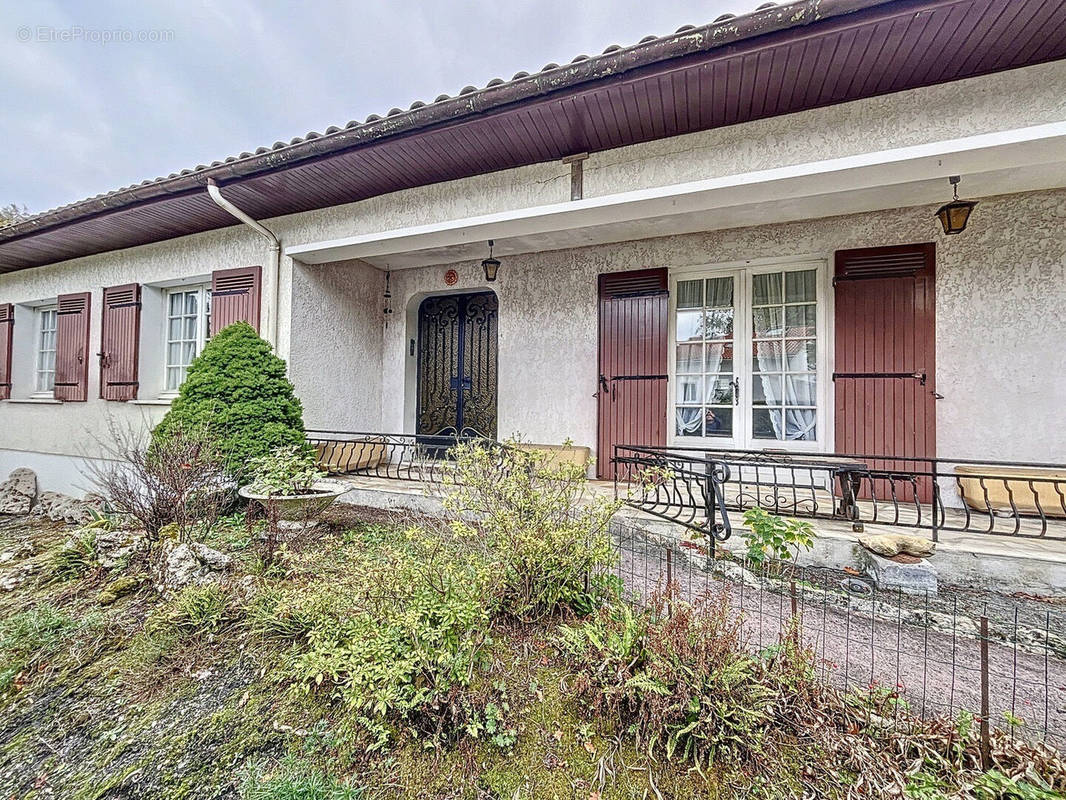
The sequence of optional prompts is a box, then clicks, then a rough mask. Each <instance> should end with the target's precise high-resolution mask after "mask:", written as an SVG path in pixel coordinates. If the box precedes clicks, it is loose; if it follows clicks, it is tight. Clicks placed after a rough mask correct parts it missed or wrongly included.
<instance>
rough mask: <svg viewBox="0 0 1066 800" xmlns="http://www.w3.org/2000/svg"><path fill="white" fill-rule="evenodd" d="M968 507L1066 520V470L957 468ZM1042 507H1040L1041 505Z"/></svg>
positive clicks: (963, 496)
mask: <svg viewBox="0 0 1066 800" xmlns="http://www.w3.org/2000/svg"><path fill="white" fill-rule="evenodd" d="M955 474H956V475H957V476H958V478H957V480H958V482H959V489H960V490H961V493H962V499H963V500H965V501H966V505H968V506H969V507H970V508H974V509H977V510H978V511H988V510H991V511H993V512H997V511H998V512H1002V513H1006V514H1010V513H1013V509H1017V511H1018V513H1019V514H1030V515H1032V516H1040V514H1041V512H1043V516H1045V517H1066V509H1064V508H1063V501H1062V498H1063V495H1064V493H1066V470H1062V469H1047V468H1042V467H992V466H987V467H985V466H980V465H977V466H969V465H959V466H957V467H955ZM1038 504H1039V505H1038Z"/></svg>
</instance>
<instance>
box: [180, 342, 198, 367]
mask: <svg viewBox="0 0 1066 800" xmlns="http://www.w3.org/2000/svg"><path fill="white" fill-rule="evenodd" d="M182 347H184V348H185V349H184V350H183V351H182V354H181V363H182V364H183V365H184V366H186V367H187V366H189V364H191V363H192V360H193V359H194V358H196V342H186V343H185V344H184V345H182Z"/></svg>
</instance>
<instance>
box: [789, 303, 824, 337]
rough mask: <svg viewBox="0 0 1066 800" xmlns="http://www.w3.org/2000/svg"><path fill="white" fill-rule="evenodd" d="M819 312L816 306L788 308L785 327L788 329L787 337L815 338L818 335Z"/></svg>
mask: <svg viewBox="0 0 1066 800" xmlns="http://www.w3.org/2000/svg"><path fill="white" fill-rule="evenodd" d="M816 320H817V312H816V311H815V306H814V305H809V306H786V307H785V327H786V328H787V329H788V332H787V334H786V335H787V336H814V335H816V334H817V333H818V329H817V327H816Z"/></svg>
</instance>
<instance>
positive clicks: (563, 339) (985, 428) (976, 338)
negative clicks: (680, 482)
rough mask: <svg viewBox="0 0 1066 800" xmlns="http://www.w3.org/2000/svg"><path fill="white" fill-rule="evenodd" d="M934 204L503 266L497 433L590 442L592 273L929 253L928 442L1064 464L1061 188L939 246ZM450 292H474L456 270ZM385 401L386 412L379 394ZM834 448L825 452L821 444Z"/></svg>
mask: <svg viewBox="0 0 1066 800" xmlns="http://www.w3.org/2000/svg"><path fill="white" fill-rule="evenodd" d="M933 211H934V209H933V208H932V207H917V208H910V209H900V210H894V211H885V212H880V213H877V214H872V215H862V216H861V217H858V216H854V217H833V218H828V219H823V220H815V221H808V222H800V223H792V224H785V225H770V226H765V227H760V228H741V229H735V230H728V231H716V232H709V233H702V234H691V235H685V236H673V237H666V238H660V239H647V240H642V241H636V242H626V243H624V244H619V245H609V246H601V247H589V248H582V249H574V250H565V251H556V252H549V253H541V254H536V255H526V256H514V257H511V258H508V259H506V261H505V262H504V265H503V267H502V268H501V270H500V277H499V280H498V281H497V282H496V283H495V284H492V285H491V288H492V289H493V290H494V291H496V293H497V295H498V296H499V302H500V322H499V331H500V333H499V432H500V434H501V435H507V434H509V433H513V432H520V433H522V434H523V435H524V436H525V437H526V438H528V439H531V440H533V441H539V442H560V441H562V440H563V439H566V438H572V439H574V441H575V442H576V443H578V444H584V445H589V446H592V447H594V446H595V439H596V435H595V434H596V400H595V399H594V398H593V397H592V395H593V393H594V392H595V391H596V360H597V333H596V324H597V322H596V320H597V305H596V275H597V274H599V273H601V272H610V271H616V270H630V269H642V268H647V267H661V266H665V267H670V268H678V267H685V266H689V265H703V264H715V263H729V262H736V261H743V260H747V259H767V258H771V259H782V260H787V259H789V258H792V257H809V256H816V257H820V258H823V259H825V260H826V261H827V262H829V263H831V260H832V255H833V252H834V251H836V250H838V249H843V248H851V247H873V246H883V245H892V244H906V243H913V242H922V241H935V242H936V244H937V389H938V391H940V392H941V393H942V394H943V395H944V396H945V397H944V399H943V400H941V401H939V402H938V404H937V425H938V435H937V439H938V442H937V447H938V451H939V453H940V454H941V455H944V456H949V457H957V458H979V459H982V458H983V459H993V458H996V459H1006V460H1034V461H1059V462H1061V461H1066V428H1064V427H1063V426H1062V425H1061V424H1060V422H1059V421H1060V420H1061V417H1062V405H1063V402H1064V401H1066V233H1064V232H1063V230H1062V222H1063V220H1066V191H1056V192H1048V193H1033V194H1026V195H1007V196H1002V197H997V198H990V199H987V200H985V201H982V203H981V204H980V205H979V206H978V209H977V210H976V211H975V212H974V216H973V218H972V221H971V223H970V227H969V228H968V229H967V231H966V232H965V233H964V234H963V235H960V236H951V237H949V236H944V235H943V234H942V233H939V226H938V225H937V223H936V221H935V219H934V218H933ZM455 266H456V267H457V269H458V271H459V275H460V280H459V283H458V284H457V285H456V286H455V287H452V288H451V289H449V291H467V290H473V289H479V288H484V282H483V278H482V277H481V276H480V274H479V271H478V269H477V268H476V265H471V264H460V265H455ZM446 268H447V267H446V266H443V265H442V266H440V267H430V268H425V269H419V270H408V271H405V272H403V273H400V274H399V275H398V276H397V279H396V281H395V283H394V287H395V292H396V295H397V298H396V299H397V303H401V304H403V305H404V307H407V308H412V307H414V306H416V305H417V302H418V301H419V300H421V298H422V297H424V296H425V295H426V294H427V293H430V292H440V291H443V290H444V289H445V287H444V282H443V275H444V271H445V269H446ZM411 335H413V329H412V328H408V329H407V330H404V329H402V328H400V327H398V326H395V325H393V326H392V327H390V329H389V331H388V332H387V333H386V335H385V349H384V353H385V364H384V375H385V377H384V384H383V391H384V397H385V398H386V399H385V401H384V402H383V404H382V409H383V420H382V421H383V424H384V429H385V430H388V431H400V430H410V429H411V428H410V425H411V420H412V414H411V410H412V409H411V404H410V402H408V403H407V406H406V408H405V407H404V406H401V405H400V404H399V403H397V402H395V399H396V398H399V397H404V396H405V395H406V396H407V397H408V398H410V395H411V385H410V384H411V376H412V370H411V369H410V366H409V365H410V362H411V357H410V356H409V355H408V353H409V352H410V349H409V346H408V341H409V338H410V336H411ZM389 398H392V399H393V402H389V401H388V399H389ZM827 445H829V446H831V443H827Z"/></svg>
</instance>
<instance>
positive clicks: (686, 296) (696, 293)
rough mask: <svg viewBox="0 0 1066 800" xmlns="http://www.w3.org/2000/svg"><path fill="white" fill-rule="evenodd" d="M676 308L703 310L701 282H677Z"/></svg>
mask: <svg viewBox="0 0 1066 800" xmlns="http://www.w3.org/2000/svg"><path fill="white" fill-rule="evenodd" d="M677 307H678V308H703V281H702V280H694V281H678V282H677Z"/></svg>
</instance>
